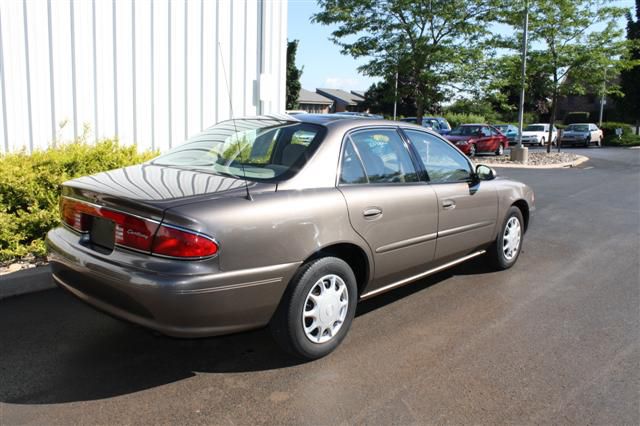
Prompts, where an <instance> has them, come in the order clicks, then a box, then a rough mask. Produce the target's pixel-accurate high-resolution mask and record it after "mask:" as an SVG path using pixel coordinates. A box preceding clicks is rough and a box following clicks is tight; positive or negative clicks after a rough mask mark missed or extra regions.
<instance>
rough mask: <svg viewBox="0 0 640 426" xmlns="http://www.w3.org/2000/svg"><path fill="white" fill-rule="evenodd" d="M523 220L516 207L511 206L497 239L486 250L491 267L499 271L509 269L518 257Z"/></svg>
mask: <svg viewBox="0 0 640 426" xmlns="http://www.w3.org/2000/svg"><path fill="white" fill-rule="evenodd" d="M523 233H524V220H523V218H522V212H521V211H520V209H519V208H518V207H516V206H511V208H509V211H508V212H507V215H506V217H505V219H504V222H503V224H502V228H500V232H499V233H498V237H497V238H496V240H495V241H494V242H493V244H492V245H491V247H490V248H489V249H488V250H487V254H488V256H489V258H490V259H491V262H492V263H493V265H494V266H495V267H496V268H497V269H500V270H503V269H509V268H511V267H512V266H513V265H514V264H515V263H516V261H517V260H518V256H520V249H521V248H522V236H523Z"/></svg>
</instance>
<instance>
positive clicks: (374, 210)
mask: <svg viewBox="0 0 640 426" xmlns="http://www.w3.org/2000/svg"><path fill="white" fill-rule="evenodd" d="M381 214H382V210H381V209H379V208H378V207H369V208H368V209H365V210H364V211H363V212H362V215H363V216H364V217H365V218H367V219H373V218H374V217H377V216H380V215H381Z"/></svg>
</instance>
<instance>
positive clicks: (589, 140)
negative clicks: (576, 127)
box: [584, 137, 591, 148]
mask: <svg viewBox="0 0 640 426" xmlns="http://www.w3.org/2000/svg"><path fill="white" fill-rule="evenodd" d="M589 145H591V137H587V138H586V139H585V140H584V147H585V148H589Z"/></svg>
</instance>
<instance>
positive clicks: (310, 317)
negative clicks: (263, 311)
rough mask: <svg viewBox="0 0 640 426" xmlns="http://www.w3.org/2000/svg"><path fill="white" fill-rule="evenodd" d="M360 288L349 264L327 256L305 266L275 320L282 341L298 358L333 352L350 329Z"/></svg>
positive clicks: (276, 333)
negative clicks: (358, 288)
mask: <svg viewBox="0 0 640 426" xmlns="http://www.w3.org/2000/svg"><path fill="white" fill-rule="evenodd" d="M357 301H358V291H357V285H356V278H355V275H354V274H353V271H352V270H351V268H350V267H349V265H348V264H347V263H346V262H344V261H343V260H342V259H338V258H336V257H323V258H321V259H316V260H313V261H311V262H309V263H307V264H305V265H303V266H302V267H301V268H300V270H299V271H298V273H296V275H295V276H294V278H293V280H292V282H291V285H290V286H289V288H288V289H287V291H286V292H285V295H284V296H283V299H282V301H281V302H280V306H278V309H277V311H276V313H275V315H274V317H273V318H272V320H271V324H270V328H271V332H272V334H273V336H274V338H275V340H276V341H277V342H278V344H279V345H280V346H281V347H282V348H283V349H284V350H285V351H287V352H289V353H291V354H292V355H295V356H297V357H300V358H303V359H307V360H312V359H317V358H321V357H323V356H325V355H327V354H329V353H330V352H332V351H333V350H334V349H335V348H336V347H338V345H339V344H340V343H341V342H342V340H343V339H344V337H345V336H346V335H347V332H348V331H349V327H350V326H351V322H352V321H353V317H354V316H355V312H356V304H357Z"/></svg>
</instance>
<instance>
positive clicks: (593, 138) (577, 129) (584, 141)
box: [560, 123, 604, 147]
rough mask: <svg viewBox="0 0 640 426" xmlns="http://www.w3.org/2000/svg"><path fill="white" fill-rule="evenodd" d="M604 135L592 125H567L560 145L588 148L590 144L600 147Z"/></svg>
mask: <svg viewBox="0 0 640 426" xmlns="http://www.w3.org/2000/svg"><path fill="white" fill-rule="evenodd" d="M603 139H604V134H603V132H602V129H599V128H598V126H596V125H595V124H593V123H574V124H569V125H568V126H567V127H566V128H565V129H564V132H562V139H561V140H560V143H561V144H562V145H584V146H586V147H588V146H589V145H591V144H596V145H597V146H602V141H603Z"/></svg>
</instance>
